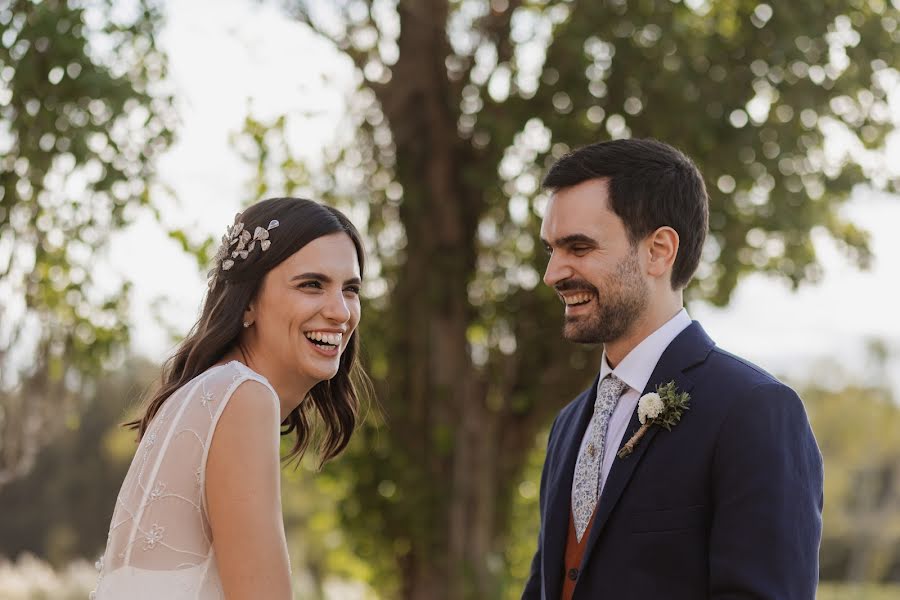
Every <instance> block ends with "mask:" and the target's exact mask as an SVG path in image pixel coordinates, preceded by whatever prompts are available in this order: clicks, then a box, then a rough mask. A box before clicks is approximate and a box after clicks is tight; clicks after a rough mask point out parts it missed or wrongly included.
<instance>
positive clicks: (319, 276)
mask: <svg viewBox="0 0 900 600" xmlns="http://www.w3.org/2000/svg"><path fill="white" fill-rule="evenodd" d="M301 279H306V280H309V279H312V280H314V281H320V282H322V283H331V282H332V281H333V280H332V279H331V277H329V276H328V275H325V274H324V273H301V274H300V275H294V276H293V277H291V281H292V282H293V281H299V280H301ZM360 283H362V279H360V278H359V277H351V278H350V279H347V280H346V281H344V285H354V284H355V285H359V284H360Z"/></svg>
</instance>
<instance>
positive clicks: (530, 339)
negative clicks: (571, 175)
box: [244, 0, 900, 600]
mask: <svg viewBox="0 0 900 600" xmlns="http://www.w3.org/2000/svg"><path fill="white" fill-rule="evenodd" d="M287 6H288V10H289V11H291V13H292V14H293V15H295V16H296V17H297V18H298V19H300V20H302V21H303V22H305V23H307V24H308V25H309V26H310V27H311V28H312V29H313V30H314V31H316V32H318V33H319V34H321V35H322V36H324V37H326V38H328V39H330V40H332V41H333V42H334V44H335V46H336V47H337V48H338V49H339V50H340V51H341V52H342V53H343V54H344V55H345V56H346V57H347V58H348V59H349V60H351V61H352V62H353V64H354V65H355V67H356V68H357V70H358V82H359V87H358V89H357V90H356V92H355V94H354V95H353V97H352V98H351V99H350V102H349V108H350V113H351V114H350V117H349V118H350V120H351V122H352V129H353V135H352V136H348V137H346V139H344V140H343V142H344V143H342V144H338V147H336V148H335V149H334V151H333V152H331V154H330V156H329V159H330V160H329V162H328V165H327V169H326V171H327V172H328V175H323V176H313V177H311V178H309V179H307V176H308V173H307V171H305V170H303V169H299V171H300V172H301V173H302V175H303V178H304V179H303V181H302V182H299V183H300V187H302V188H303V189H307V190H309V191H311V193H314V194H316V195H317V196H318V197H324V198H328V199H330V201H332V202H334V203H335V204H338V205H342V206H350V207H353V208H354V209H355V211H356V212H355V213H354V214H362V215H363V218H365V219H366V221H367V226H368V234H369V236H370V239H371V240H372V248H373V250H375V254H376V255H377V256H376V260H375V261H373V268H372V270H371V271H370V273H369V277H370V279H369V282H368V287H367V292H368V295H369V298H370V301H369V302H368V305H367V308H366V310H367V316H366V317H365V318H364V320H363V328H364V336H365V337H364V340H365V342H364V343H365V345H366V348H367V350H368V353H369V355H370V357H371V360H370V365H371V370H372V373H373V375H374V377H375V379H376V382H377V386H378V393H379V397H380V399H381V401H382V402H383V403H384V405H385V408H386V412H387V415H388V426H387V427H386V428H385V429H381V430H375V429H366V430H365V431H364V432H363V435H361V436H358V438H357V443H356V444H354V447H353V450H352V451H351V453H350V454H349V456H348V457H347V458H346V459H344V460H342V461H340V462H339V463H338V464H337V465H335V466H334V467H330V468H335V469H338V470H340V471H341V472H342V473H343V476H344V477H347V478H348V481H351V482H352V485H353V488H354V493H351V494H349V495H348V496H347V497H346V498H345V500H343V501H342V502H341V504H340V506H341V509H342V511H343V519H344V522H345V524H346V525H347V526H348V527H349V531H350V532H351V535H352V541H353V542H354V544H355V549H356V551H357V552H358V553H360V555H361V556H363V557H364V558H366V559H367V560H369V561H371V563H372V564H373V565H375V566H376V568H379V569H381V570H382V571H381V574H380V576H379V578H378V582H379V585H380V586H381V588H382V590H383V591H384V592H385V593H386V594H387V595H389V596H390V597H395V596H396V597H402V598H406V599H410V600H412V599H416V600H418V599H426V598H427V599H429V600H430V599H442V598H454V599H457V598H496V597H500V596H501V594H502V590H501V588H502V587H503V575H502V574H503V572H504V570H505V569H504V561H505V559H504V551H505V547H506V543H507V540H508V534H509V532H510V531H511V529H512V528H517V527H520V523H518V522H512V521H511V518H510V512H509V509H510V506H511V498H512V496H513V494H515V493H516V491H517V490H516V486H517V485H518V482H519V481H520V475H521V471H522V469H523V465H524V464H525V462H526V460H527V457H528V456H529V451H530V450H531V448H532V447H533V445H534V440H535V437H536V435H537V433H538V432H539V431H540V430H541V429H542V428H544V427H546V426H547V424H548V421H549V420H550V419H551V418H552V416H553V414H554V413H556V412H557V411H558V410H559V408H560V407H561V406H562V405H563V404H564V403H566V402H567V401H569V399H571V398H572V397H573V395H574V394H575V392H576V391H577V390H578V389H580V388H582V387H583V386H584V385H586V384H587V382H588V381H589V380H590V378H591V377H592V375H593V373H594V371H595V369H596V364H597V358H598V355H597V352H596V350H594V351H591V352H589V351H586V350H585V349H580V348H571V347H570V346H569V345H568V344H566V343H564V342H563V340H562V339H561V336H560V334H559V327H560V324H561V309H560V305H559V304H558V300H557V299H556V297H555V295H554V294H553V293H551V291H550V290H548V289H546V288H545V287H543V286H538V283H539V281H540V274H541V271H542V270H543V267H544V260H543V258H542V257H540V256H539V254H540V253H538V252H535V248H537V247H539V245H537V243H536V239H537V232H538V229H539V220H540V216H541V214H542V210H543V206H544V204H545V202H546V196H545V195H544V194H542V193H540V191H539V189H538V187H539V181H540V178H541V175H542V173H543V172H544V170H545V168H546V166H547V165H548V163H549V162H550V161H552V160H553V159H554V158H556V157H559V156H560V155H561V154H563V153H564V152H566V151H567V150H568V149H569V148H570V147H574V146H578V145H582V144H585V143H589V142H593V141H597V140H600V139H607V138H617V137H625V136H637V137H650V136H652V137H658V138H660V139H663V140H665V141H668V142H670V143H673V144H675V145H676V146H678V147H680V148H681V149H683V150H684V151H685V152H686V153H687V154H689V155H691V156H692V157H694V158H695V159H696V161H697V162H698V164H699V166H700V168H701V170H702V171H703V173H704V175H705V177H706V179H707V181H708V183H709V188H710V195H711V215H710V229H711V235H710V238H709V243H708V245H707V247H706V249H705V253H704V260H703V263H702V266H701V268H700V271H699V273H698V278H697V282H696V285H694V286H693V287H692V288H691V289H690V290H689V294H690V296H691V297H693V298H705V299H709V300H711V301H713V302H715V303H717V304H724V303H726V302H727V301H728V298H729V296H730V295H731V293H732V291H733V290H734V288H735V286H736V284H737V282H738V281H739V279H740V278H741V277H742V276H743V275H745V274H747V273H750V272H753V271H762V272H767V273H772V274H776V275H779V276H782V277H786V278H788V279H789V280H790V281H791V282H793V284H794V285H799V284H800V283H802V282H805V281H815V280H816V279H817V277H818V276H819V265H818V263H817V260H816V255H815V250H814V247H813V245H812V243H811V240H810V231H811V230H812V229H813V228H817V229H820V230H822V231H824V232H827V233H828V234H829V235H830V236H831V237H832V238H833V239H835V240H836V241H838V242H839V245H840V246H842V247H843V248H844V249H845V250H846V252H847V255H848V256H849V257H850V258H851V259H852V260H854V261H855V262H856V263H858V264H859V265H860V266H865V265H866V264H867V263H868V261H869V258H870V255H869V250H868V247H867V243H866V241H867V236H866V235H865V233H864V232H862V231H860V230H858V229H857V228H856V227H855V226H853V224H852V223H848V222H846V221H845V220H843V219H842V218H841V216H840V208H841V206H842V204H843V203H844V201H845V200H846V199H847V197H848V195H849V192H850V190H851V188H852V187H853V186H854V185H856V184H858V183H862V182H864V181H866V180H867V177H869V178H873V179H874V180H875V181H876V182H877V183H879V184H883V185H886V184H888V183H890V184H891V185H892V186H893V187H894V189H896V188H897V182H896V181H891V182H888V181H887V176H886V175H884V174H883V173H881V172H879V171H878V170H877V169H876V168H875V167H874V166H873V165H876V164H877V158H876V157H877V150H878V149H879V148H880V147H881V146H882V144H883V140H884V137H885V135H886V133H887V132H888V131H889V129H890V111H889V109H888V105H887V101H886V95H887V90H888V89H890V88H891V87H892V86H894V85H895V84H896V82H897V80H898V73H897V71H896V69H895V68H894V67H893V66H894V65H897V64H900V28H898V24H900V10H898V6H897V4H896V2H894V3H893V4H892V5H889V4H888V3H887V2H885V1H884V0H853V1H851V2H844V1H837V0H826V1H822V0H800V1H797V2H791V3H780V4H777V5H775V4H774V3H772V4H766V3H759V2H757V1H755V0H754V1H745V0H685V1H684V2H678V1H673V0H640V1H637V2H626V1H625V0H590V1H587V0H585V1H574V0H568V1H567V0H555V1H554V0H490V1H489V0H453V1H451V0H341V1H337V2H314V1H312V0H310V1H303V0H293V1H291V2H288V3H287ZM250 123H252V124H255V125H258V123H256V122H253V121H252V120H251V121H250ZM283 130H284V127H283V122H282V124H281V126H280V127H278V126H276V127H274V128H272V129H271V130H270V131H268V132H266V131H265V128H262V130H261V129H260V128H259V127H255V128H254V127H251V128H249V129H248V132H247V139H248V143H247V144H244V147H245V149H246V148H248V147H252V146H253V144H254V143H255V144H256V146H257V150H256V151H255V152H249V153H248V152H245V154H246V155H248V156H249V155H252V156H253V157H255V159H256V160H257V161H258V167H259V168H258V173H260V178H265V175H264V174H265V173H271V172H272V171H276V170H280V169H282V167H283V166H284V164H286V161H288V159H286V158H284V157H283V156H282V154H281V153H279V152H270V151H269V150H270V149H271V148H273V147H281V146H283V145H284V144H283V134H284V131H283ZM289 162H291V164H295V163H296V162H297V161H289ZM279 175H280V179H281V180H282V183H281V185H283V186H284V188H285V189H291V188H292V187H297V185H298V182H296V181H292V179H291V175H290V173H286V172H284V171H282V172H281V173H280V174H279ZM269 188H270V186H266V185H257V189H258V190H260V191H265V192H267V191H268V190H269ZM534 518H535V519H536V518H537V515H534ZM388 574H393V575H394V577H393V578H390V577H388Z"/></svg>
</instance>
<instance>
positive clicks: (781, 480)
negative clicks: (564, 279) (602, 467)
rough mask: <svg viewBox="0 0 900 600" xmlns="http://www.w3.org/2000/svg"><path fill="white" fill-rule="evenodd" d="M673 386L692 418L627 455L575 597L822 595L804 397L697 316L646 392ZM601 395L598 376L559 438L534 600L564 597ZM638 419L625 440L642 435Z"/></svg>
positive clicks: (543, 500) (818, 507)
mask: <svg viewBox="0 0 900 600" xmlns="http://www.w3.org/2000/svg"><path fill="white" fill-rule="evenodd" d="M669 381H674V382H675V385H676V386H677V388H678V390H679V391H684V392H688V393H689V394H690V395H691V401H690V410H688V411H687V412H685V413H684V416H683V417H682V419H681V421H680V422H679V423H678V424H677V425H676V426H675V427H673V428H672V430H671V431H666V430H664V429H661V428H660V427H651V428H650V429H649V430H648V432H647V434H646V435H645V436H644V438H643V439H642V440H641V442H640V443H639V444H638V445H637V447H636V448H635V451H634V453H633V454H631V455H630V456H628V457H626V458H616V460H615V462H614V463H613V466H612V470H611V471H610V473H609V476H608V478H607V482H606V484H605V487H604V489H603V495H602V496H601V498H600V502H599V504H598V507H597V509H596V510H597V513H596V516H595V521H594V525H593V528H592V529H591V532H590V535H589V536H588V542H587V546H586V551H585V554H584V559H583V561H582V563H581V568H580V569H579V573H578V575H577V577H578V579H577V582H576V585H575V592H574V598H573V600H595V599H603V600H630V599H634V600H648V599H650V600H652V599H656V598H659V599H665V600H682V599H683V600H699V599H703V598H710V599H716V600H726V599H728V600H737V599H750V598H753V599H756V600H813V599H814V598H815V590H816V584H817V581H818V553H819V542H820V539H821V533H822V476H823V473H822V456H821V454H820V452H819V449H818V446H817V445H816V440H815V438H814V437H813V433H812V430H811V429H810V426H809V421H808V419H807V416H806V412H805V411H804V408H803V404H802V403H801V401H800V398H798V397H797V394H795V393H794V391H793V390H791V389H790V388H789V387H787V386H785V385H784V384H782V383H780V382H779V381H778V380H776V379H775V378H774V377H772V376H771V375H769V374H768V373H766V372H764V371H762V370H761V369H759V368H757V367H756V366H754V365H752V364H750V363H748V362H746V361H744V360H742V359H740V358H737V357H735V356H733V355H731V354H728V353H727V352H724V351H722V350H720V349H718V348H717V347H716V346H715V344H714V343H713V341H712V340H711V339H710V338H709V337H708V336H707V335H706V333H705V332H704V331H703V328H702V327H700V324H699V323H697V322H696V321H695V322H694V323H692V324H691V325H690V326H688V327H687V329H685V330H684V331H682V332H681V333H680V334H679V335H678V337H676V338H675V340H673V341H672V343H671V344H670V345H669V347H668V348H667V349H666V351H665V352H664V353H663V355H662V357H661V358H660V360H659V362H658V363H657V365H656V368H655V369H654V371H653V374H652V375H651V376H650V381H648V383H647V388H646V389H645V390H644V393H646V392H650V391H654V390H655V389H656V386H657V385H659V384H665V383H668V382H669ZM596 389H597V381H596V380H595V381H594V384H593V385H592V386H591V387H590V388H588V389H587V390H586V391H584V392H583V393H582V394H581V395H580V396H578V398H576V399H575V400H574V401H573V402H572V403H570V404H569V405H568V406H566V408H564V409H563V410H562V411H561V412H560V413H559V415H558V416H557V418H556V421H554V423H553V427H552V429H551V430H550V440H549V442H548V446H547V458H546V462H545V463H544V470H543V473H542V475H541V493H540V506H541V530H540V535H539V538H538V550H537V552H536V554H535V556H534V560H533V562H532V566H531V575H530V577H529V579H528V582H527V584H526V587H525V592H524V594H523V596H522V598H523V600H557V599H558V598H559V597H560V593H561V591H562V584H563V577H566V576H568V574H567V573H566V572H565V570H564V565H563V557H564V553H565V545H566V537H567V535H568V528H569V515H570V498H571V489H572V475H573V471H574V469H575V460H576V458H577V455H578V449H579V446H580V443H581V439H582V437H583V435H584V432H585V429H586V428H587V425H588V422H589V420H590V418H591V414H592V412H593V405H594V399H595V396H596V393H597V392H596ZM636 413H637V411H635V414H634V415H633V416H632V419H631V423H630V424H629V426H628V429H627V430H626V432H625V436H623V440H622V444H623V445H624V442H625V441H626V440H627V438H629V437H631V434H632V432H634V431H636V430H637V429H638V428H639V426H640V425H639V422H638V419H637V414H636ZM573 575H574V574H573Z"/></svg>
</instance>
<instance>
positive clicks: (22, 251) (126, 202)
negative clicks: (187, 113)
mask: <svg viewBox="0 0 900 600" xmlns="http://www.w3.org/2000/svg"><path fill="white" fill-rule="evenodd" d="M151 1H152V0H146V1H145V0H136V1H135V2H130V3H127V6H125V5H124V3H120V2H113V1H112V0H100V1H99V2H86V1H85V2H82V1H80V0H73V1H66V0H46V1H44V2H34V1H32V0H7V1H3V2H0V297H2V298H4V301H3V305H2V306H0V486H2V485H3V484H4V483H6V482H8V481H9V480H10V479H12V478H13V477H15V476H18V475H21V474H23V473H25V472H27V470H28V469H29V468H30V466H31V465H32V464H33V462H34V458H35V456H36V454H37V451H38V450H39V448H40V444H41V443H43V442H45V441H47V440H48V439H50V438H51V437H52V436H53V435H55V434H56V433H57V432H58V429H59V424H60V423H61V422H62V421H63V419H61V418H60V415H61V414H65V413H66V411H67V410H70V409H71V404H72V401H73V398H74V397H75V394H74V393H73V391H74V390H76V389H78V387H79V385H80V383H79V381H80V378H81V376H83V375H84V374H85V373H91V372H94V371H95V370H96V369H97V367H98V366H99V365H101V364H102V363H103V362H104V361H105V360H107V359H108V358H109V357H110V356H111V353H112V352H113V351H114V350H115V349H116V348H118V347H120V346H121V344H122V343H123V342H124V341H125V340H126V338H127V325H126V321H125V313H126V309H127V307H128V291H129V286H128V285H127V283H121V282H120V283H116V282H114V281H113V282H110V281H97V279H96V278H95V272H94V265H95V262H96V259H97V256H98V250H100V249H101V248H102V247H103V245H104V243H105V242H106V240H107V238H108V236H109V234H110V232H111V231H114V230H116V229H118V228H121V227H122V226H123V225H125V224H126V223H127V222H128V221H129V219H130V218H131V217H132V216H133V213H134V209H135V208H136V207H139V206H144V205H146V204H147V203H148V197H149V189H150V184H151V181H152V179H153V175H154V170H153V161H154V159H155V158H156V157H157V156H158V155H159V154H160V153H161V152H162V151H163V150H165V149H166V148H167V147H168V145H169V144H170V142H171V139H172V131H171V128H172V125H173V122H174V114H173V107H172V101H171V97H170V96H169V95H168V94H167V93H166V91H165V90H164V89H163V84H162V82H163V78H164V76H165V72H166V63H165V59H164V56H163V54H162V53H161V52H160V51H159V50H158V49H157V47H156V42H155V38H154V36H155V35H156V32H157V30H158V27H159V24H160V14H159V12H158V10H157V9H156V8H155V7H154V6H153V5H152V4H151Z"/></svg>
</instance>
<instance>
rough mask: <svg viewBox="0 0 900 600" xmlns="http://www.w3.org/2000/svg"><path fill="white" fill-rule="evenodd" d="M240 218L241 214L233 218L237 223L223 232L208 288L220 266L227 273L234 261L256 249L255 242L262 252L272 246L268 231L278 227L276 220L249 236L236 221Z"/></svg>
mask: <svg viewBox="0 0 900 600" xmlns="http://www.w3.org/2000/svg"><path fill="white" fill-rule="evenodd" d="M240 217H241V213H238V214H236V215H235V216H234V220H235V221H237V222H236V223H235V224H234V225H229V226H228V228H227V229H226V230H225V235H224V236H222V244H221V245H220V246H219V250H218V252H216V256H215V257H214V258H213V275H212V277H211V278H210V287H212V286H213V285H214V284H215V280H216V273H217V272H218V269H219V267H220V266H221V267H222V270H223V271H228V270H229V269H231V268H232V267H233V266H234V261H236V260H244V259H245V258H247V256H249V255H250V253H251V252H252V251H253V249H254V248H255V247H256V242H259V247H260V248H261V250H262V252H265V251H266V250H268V249H269V246H271V245H272V241H271V240H270V239H269V231H271V230H272V229H275V228H276V227H278V225H279V223H278V221H277V220H275V219H272V220H271V221H269V226H268V227H266V228H265V229H263V228H262V227H257V228H256V229H255V230H254V231H253V233H252V234H251V233H250V230H249V229H244V222H243V221H238V219H240ZM232 246H234V249H232Z"/></svg>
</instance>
